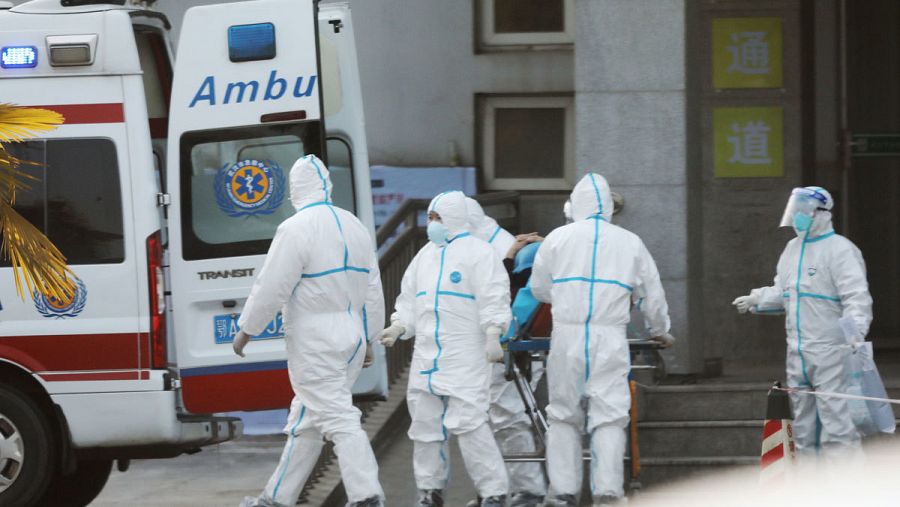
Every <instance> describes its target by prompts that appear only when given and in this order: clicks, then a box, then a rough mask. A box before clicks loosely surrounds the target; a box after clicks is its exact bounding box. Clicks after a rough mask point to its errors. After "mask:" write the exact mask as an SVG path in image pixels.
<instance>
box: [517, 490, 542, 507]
mask: <svg viewBox="0 0 900 507" xmlns="http://www.w3.org/2000/svg"><path fill="white" fill-rule="evenodd" d="M543 504H544V497H542V496H538V495H535V494H534V493H529V492H527V491H520V492H518V493H513V494H512V495H511V496H510V497H509V507H540V506H541V505H543Z"/></svg>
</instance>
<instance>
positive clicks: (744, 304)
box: [731, 294, 759, 313]
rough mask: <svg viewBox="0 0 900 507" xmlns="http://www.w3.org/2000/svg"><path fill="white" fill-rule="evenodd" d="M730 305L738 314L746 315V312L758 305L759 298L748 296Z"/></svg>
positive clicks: (753, 295) (752, 295) (754, 295)
mask: <svg viewBox="0 0 900 507" xmlns="http://www.w3.org/2000/svg"><path fill="white" fill-rule="evenodd" d="M731 304H733V305H734V306H736V307H737V311H738V313H747V310H749V309H750V308H753V307H754V306H756V305H758V304H759V296H757V295H756V294H748V295H746V296H741V297H739V298H737V299H735V300H734V301H732V302H731Z"/></svg>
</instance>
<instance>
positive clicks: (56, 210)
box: [6, 139, 125, 265]
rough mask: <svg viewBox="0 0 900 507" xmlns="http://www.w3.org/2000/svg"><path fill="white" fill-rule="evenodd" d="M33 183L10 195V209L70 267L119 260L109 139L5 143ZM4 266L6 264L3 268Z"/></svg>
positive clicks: (118, 211) (118, 213) (118, 209)
mask: <svg viewBox="0 0 900 507" xmlns="http://www.w3.org/2000/svg"><path fill="white" fill-rule="evenodd" d="M9 148H11V150H10V151H12V152H13V154H14V155H15V156H17V157H20V158H22V159H24V160H31V161H35V162H41V163H43V164H45V165H44V166H43V167H37V168H34V167H26V168H25V169H26V170H28V171H29V172H30V173H31V174H32V175H34V176H35V177H37V180H35V181H30V182H29V185H30V188H28V189H27V190H20V191H19V192H17V193H16V206H15V208H16V209H17V210H18V211H19V212H20V213H21V214H22V215H23V216H24V217H25V218H26V219H28V221H29V222H31V223H32V224H33V225H34V226H35V227H37V228H38V229H39V230H41V231H42V232H43V233H44V234H46V235H47V237H48V238H50V241H52V242H53V243H54V244H55V245H56V246H57V248H59V250H60V251H61V252H62V253H63V255H65V256H66V261H67V262H68V263H69V264H70V265H78V264H107V263H119V262H122V261H123V260H125V243H124V232H123V226H122V194H121V189H120V186H119V165H118V160H117V156H116V147H115V145H114V144H113V142H112V141H111V140H109V139H55V140H47V141H29V142H27V143H19V144H10V145H9ZM6 265H8V264H6Z"/></svg>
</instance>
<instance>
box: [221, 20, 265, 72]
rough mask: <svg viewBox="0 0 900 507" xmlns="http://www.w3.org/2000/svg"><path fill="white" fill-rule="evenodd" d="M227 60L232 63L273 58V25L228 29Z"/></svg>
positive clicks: (232, 27)
mask: <svg viewBox="0 0 900 507" xmlns="http://www.w3.org/2000/svg"><path fill="white" fill-rule="evenodd" d="M228 58H229V59H230V60H231V61H232V62H253V61H257V60H271V59H272V58H275V25H273V24H272V23H256V24H253V25H233V26H230V27H228Z"/></svg>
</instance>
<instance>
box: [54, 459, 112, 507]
mask: <svg viewBox="0 0 900 507" xmlns="http://www.w3.org/2000/svg"><path fill="white" fill-rule="evenodd" d="M111 470H112V460H108V459H98V460H78V468H77V469H75V471H74V472H72V473H71V474H69V475H62V476H57V477H56V478H55V479H54V480H53V485H52V486H51V487H50V490H49V491H48V492H47V496H46V497H45V498H44V502H43V503H44V504H46V505H55V506H57V507H84V506H85V505H88V504H89V503H91V501H93V500H94V498H97V495H99V494H100V492H101V491H103V487H104V486H106V481H107V479H109V473H110V471H111Z"/></svg>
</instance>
